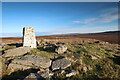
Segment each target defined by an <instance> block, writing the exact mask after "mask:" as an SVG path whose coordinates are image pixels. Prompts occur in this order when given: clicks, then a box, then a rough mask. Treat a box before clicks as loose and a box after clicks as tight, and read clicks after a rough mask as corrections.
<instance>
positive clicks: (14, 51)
mask: <svg viewBox="0 0 120 80" xmlns="http://www.w3.org/2000/svg"><path fill="white" fill-rule="evenodd" d="M31 49H32V48H30V47H19V48H15V49H9V50H6V51H5V54H3V57H15V56H21V55H24V54H26V53H27V52H30V51H31Z"/></svg>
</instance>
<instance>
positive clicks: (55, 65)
mask: <svg viewBox="0 0 120 80" xmlns="http://www.w3.org/2000/svg"><path fill="white" fill-rule="evenodd" d="M69 66H71V62H70V61H69V60H67V59H66V58H60V59H56V60H55V61H53V62H52V70H57V69H65V68H67V67H69Z"/></svg>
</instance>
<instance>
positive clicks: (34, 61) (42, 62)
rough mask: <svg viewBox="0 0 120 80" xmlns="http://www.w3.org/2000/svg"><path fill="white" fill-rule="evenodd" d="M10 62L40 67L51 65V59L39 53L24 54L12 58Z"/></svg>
mask: <svg viewBox="0 0 120 80" xmlns="http://www.w3.org/2000/svg"><path fill="white" fill-rule="evenodd" d="M12 63H17V64H21V65H26V66H36V67H40V68H48V67H49V66H50V65H51V60H50V59H48V58H46V57H42V56H40V55H25V56H23V57H21V58H18V59H14V60H13V61H12Z"/></svg>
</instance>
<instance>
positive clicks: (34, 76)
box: [24, 73, 40, 80]
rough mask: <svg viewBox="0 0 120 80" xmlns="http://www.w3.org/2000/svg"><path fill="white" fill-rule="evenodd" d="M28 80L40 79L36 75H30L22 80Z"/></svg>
mask: <svg viewBox="0 0 120 80" xmlns="http://www.w3.org/2000/svg"><path fill="white" fill-rule="evenodd" d="M29 79H33V80H38V79H40V76H39V75H38V74H37V73H30V74H29V75H28V76H27V77H26V78H25V79H24V80H29Z"/></svg>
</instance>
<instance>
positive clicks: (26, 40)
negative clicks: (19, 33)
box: [23, 27, 36, 48]
mask: <svg viewBox="0 0 120 80" xmlns="http://www.w3.org/2000/svg"><path fill="white" fill-rule="evenodd" d="M23 46H24V47H26V46H27V47H31V48H36V38H35V31H34V28H33V27H24V28H23Z"/></svg>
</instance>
